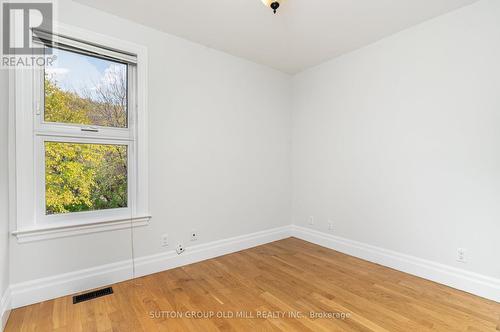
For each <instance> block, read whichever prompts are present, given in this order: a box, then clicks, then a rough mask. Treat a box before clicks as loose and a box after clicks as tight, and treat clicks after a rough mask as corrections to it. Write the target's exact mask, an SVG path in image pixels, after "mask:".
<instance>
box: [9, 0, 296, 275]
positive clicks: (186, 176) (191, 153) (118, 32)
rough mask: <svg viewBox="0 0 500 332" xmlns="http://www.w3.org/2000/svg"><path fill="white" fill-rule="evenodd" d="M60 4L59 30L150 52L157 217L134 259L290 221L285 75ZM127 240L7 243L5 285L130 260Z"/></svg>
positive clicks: (123, 234) (139, 237)
mask: <svg viewBox="0 0 500 332" xmlns="http://www.w3.org/2000/svg"><path fill="white" fill-rule="evenodd" d="M58 6H59V7H58V15H57V16H58V19H59V20H60V21H61V22H62V23H65V24H70V25H73V26H77V27H81V28H84V29H88V30H92V31H96V32H99V33H104V34H106V35H110V36H113V37H117V38H120V39H123V40H129V41H132V42H135V43H139V44H142V45H145V46H146V47H148V53H149V82H148V84H149V135H150V151H149V155H150V160H149V164H150V205H151V213H152V215H153V219H152V221H151V225H150V226H149V227H146V228H142V229H139V230H138V229H136V230H135V231H136V232H135V234H134V239H135V241H134V244H135V253H136V255H137V256H145V255H151V254H155V253H161V252H164V251H167V250H172V249H173V248H174V246H175V244H176V243H177V241H182V242H184V244H185V245H188V246H189V245H191V243H190V242H189V240H188V239H189V233H190V232H191V230H197V231H198V232H199V240H198V241H197V242H196V244H202V243H205V242H210V241H214V240H219V239H224V238H228V237H232V236H237V235H244V234H248V233H252V232H257V231H261V230H266V229H271V228H275V227H279V226H283V225H288V224H289V223H290V208H291V202H290V182H291V177H290V132H289V130H290V121H291V117H290V107H289V106H290V105H289V92H290V90H289V86H290V77H289V76H287V75H285V74H282V73H279V72H277V71H275V70H272V69H269V68H266V67H263V66H260V65H257V64H254V63H252V62H249V61H246V60H242V59H239V58H236V57H234V56H230V55H227V54H225V53H221V52H219V51H215V50H213V49H210V48H207V47H203V46H200V45H197V44H194V43H191V42H188V41H185V40H182V39H180V38H177V37H173V36H170V35H167V34H165V33H162V32H159V31H156V30H153V29H150V28H146V27H144V26H141V25H138V24H135V23H132V22H129V21H126V20H123V19H120V18H118V17H115V16H112V15H109V14H105V13H103V12H100V11H97V10H95V9H91V8H89V7H85V6H83V5H80V4H77V3H74V2H71V1H59V2H58ZM141 10H143V8H141ZM162 234H168V235H169V239H170V243H171V245H170V248H162V247H161V235H162ZM130 238H131V236H130V231H129V230H121V231H115V232H107V233H99V234H91V235H84V236H79V237H72V238H65V239H56V240H49V241H43V242H35V243H26V244H19V243H17V241H16V240H15V238H13V239H12V241H11V251H12V257H15V259H13V260H12V262H11V266H12V273H11V277H12V278H11V282H12V283H13V284H15V283H19V282H23V281H28V280H33V279H37V278H42V277H49V276H53V275H57V274H61V273H66V272H72V271H76V270H80V269H85V268H90V267H95V266H98V265H102V264H107V263H113V262H117V261H121V260H124V259H127V258H130V255H131V246H130V244H131V243H130Z"/></svg>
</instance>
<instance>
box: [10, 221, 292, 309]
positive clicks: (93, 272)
mask: <svg viewBox="0 0 500 332" xmlns="http://www.w3.org/2000/svg"><path fill="white" fill-rule="evenodd" d="M290 236H291V234H290V226H284V227H280V228H274V229H270V230H265V231H261V232H256V233H252V234H247V235H242V236H237V237H232V238H228V239H224V240H219V241H214V242H210V243H205V244H200V245H195V246H191V247H187V249H186V251H185V252H184V253H183V254H182V255H177V253H176V252H175V251H168V252H165V253H161V254H157V255H151V256H146V257H139V258H136V260H135V266H136V275H135V276H136V277H139V276H144V275H148V274H152V273H157V272H161V271H165V270H168V269H172V268H175V267H179V266H183V265H187V264H191V263H196V262H199V261H203V260H206V259H210V258H214V257H218V256H222V255H226V254H229V253H233V252H237V251H241V250H244V249H248V248H251V247H255V246H258V245H262V244H266V243H269V242H273V241H277V240H281V239H285V238H288V237H290ZM132 277H133V276H132V261H131V260H126V261H121V262H117V263H113V264H107V265H102V266H98V267H95V268H90V269H85V270H79V271H75V272H70V273H65V274H60V275H56V276H52V277H48V278H42V279H36V280H32V281H27V282H23V283H18V284H13V285H11V287H10V288H11V292H12V293H11V294H12V296H11V297H12V306H11V307H12V308H19V307H22V306H26V305H30V304H34V303H38V302H42V301H45V300H50V299H54V298H57V297H61V296H66V295H70V294H74V293H78V292H82V291H85V290H88V289H93V288H99V287H103V286H107V285H111V284H114V283H117V282H121V281H125V280H129V279H132Z"/></svg>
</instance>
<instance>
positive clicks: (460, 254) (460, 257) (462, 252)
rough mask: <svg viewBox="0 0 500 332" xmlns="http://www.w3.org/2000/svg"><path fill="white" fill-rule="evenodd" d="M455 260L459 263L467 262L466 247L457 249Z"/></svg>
mask: <svg viewBox="0 0 500 332" xmlns="http://www.w3.org/2000/svg"><path fill="white" fill-rule="evenodd" d="M457 261H458V262H460V263H467V249H464V248H458V249H457Z"/></svg>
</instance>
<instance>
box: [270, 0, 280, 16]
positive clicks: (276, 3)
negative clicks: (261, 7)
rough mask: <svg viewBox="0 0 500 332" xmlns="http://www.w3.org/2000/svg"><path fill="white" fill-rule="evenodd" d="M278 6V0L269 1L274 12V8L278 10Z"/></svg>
mask: <svg viewBox="0 0 500 332" xmlns="http://www.w3.org/2000/svg"><path fill="white" fill-rule="evenodd" d="M278 8H280V3H279V2H278V1H275V2H273V3H271V9H272V10H273V11H274V13H275V14H276V10H278Z"/></svg>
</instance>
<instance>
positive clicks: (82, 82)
mask: <svg viewBox="0 0 500 332" xmlns="http://www.w3.org/2000/svg"><path fill="white" fill-rule="evenodd" d="M53 52H54V53H53V54H55V55H56V56H57V60H56V61H55V62H54V63H53V65H52V66H50V67H46V68H45V73H46V74H47V75H48V76H49V77H50V78H51V79H52V80H55V81H56V82H57V86H58V87H59V88H61V89H62V90H64V91H70V92H76V93H77V94H79V95H83V93H84V90H90V91H92V90H95V88H96V86H98V85H100V84H108V83H109V82H110V81H112V80H113V79H115V77H116V75H126V70H127V69H126V68H127V66H126V65H124V64H121V63H118V62H113V61H108V60H103V59H99V58H95V57H91V56H87V55H82V54H78V53H73V52H69V51H64V50H60V49H56V48H54V49H53Z"/></svg>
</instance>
